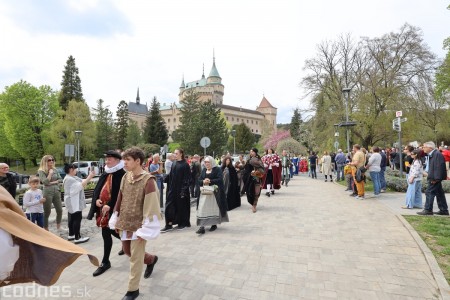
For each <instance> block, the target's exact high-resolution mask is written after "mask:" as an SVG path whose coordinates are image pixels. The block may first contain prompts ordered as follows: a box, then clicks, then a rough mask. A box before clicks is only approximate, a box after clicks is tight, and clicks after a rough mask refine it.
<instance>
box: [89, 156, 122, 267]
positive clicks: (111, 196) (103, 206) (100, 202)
mask: <svg viewBox="0 0 450 300" xmlns="http://www.w3.org/2000/svg"><path fill="white" fill-rule="evenodd" d="M104 155H105V173H103V174H102V175H101V176H100V178H99V179H98V182H97V185H96V186H95V189H94V194H93V196H92V202H91V209H90V210H89V214H88V216H87V219H88V220H92V218H93V217H94V215H96V217H98V216H101V215H105V216H106V215H107V218H108V219H109V217H110V216H111V215H112V213H113V210H114V206H115V205H116V201H117V196H118V194H119V189H120V182H121V180H122V177H123V175H124V174H125V170H124V169H123V167H124V163H123V161H122V156H121V155H120V153H119V152H117V151H114V150H109V151H107V152H106V153H105V154H104ZM96 219H97V218H96ZM106 223H107V222H106ZM100 225H101V224H100ZM112 236H115V237H116V238H118V239H119V240H120V237H119V235H118V234H117V233H116V231H115V230H111V229H110V228H109V227H107V226H106V227H102V237H103V259H102V263H101V265H100V267H99V268H98V269H97V270H95V272H94V273H93V274H92V275H93V276H98V275H101V274H103V273H104V272H105V271H106V270H108V269H109V268H111V262H110V261H109V256H110V254H111V249H112V244H113V242H112ZM119 255H123V251H122V250H121V251H120V252H119Z"/></svg>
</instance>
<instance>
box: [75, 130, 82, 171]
mask: <svg viewBox="0 0 450 300" xmlns="http://www.w3.org/2000/svg"><path fill="white" fill-rule="evenodd" d="M82 133H83V131H81V130H75V136H76V137H77V162H78V166H80V138H81V134H82Z"/></svg>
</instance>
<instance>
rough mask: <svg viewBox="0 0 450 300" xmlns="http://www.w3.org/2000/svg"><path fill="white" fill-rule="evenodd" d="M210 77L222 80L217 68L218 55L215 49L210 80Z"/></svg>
mask: <svg viewBox="0 0 450 300" xmlns="http://www.w3.org/2000/svg"><path fill="white" fill-rule="evenodd" d="M209 77H218V78H221V77H220V75H219V71H217V67H216V55H215V51H214V49H213V65H212V68H211V71H210V72H209V76H208V78H209Z"/></svg>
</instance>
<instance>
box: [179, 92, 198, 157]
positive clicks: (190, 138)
mask: <svg viewBox="0 0 450 300" xmlns="http://www.w3.org/2000/svg"><path fill="white" fill-rule="evenodd" d="M198 98H199V96H198V94H196V93H195V92H193V91H192V90H189V91H188V92H187V93H186V96H185V98H184V99H183V101H182V102H181V104H182V106H181V108H180V113H181V117H180V123H181V125H180V126H179V127H178V128H177V130H176V134H173V135H172V136H173V138H174V141H175V142H177V143H180V144H182V146H183V147H184V148H185V149H184V150H185V151H188V149H195V147H196V145H197V144H198V143H199V142H200V139H198V140H197V138H198V137H197V134H196V133H195V132H194V131H193V130H192V129H193V128H197V127H198V124H197V122H198V115H199V112H200V105H199V103H198ZM200 138H201V137H200ZM188 152H189V151H188Z"/></svg>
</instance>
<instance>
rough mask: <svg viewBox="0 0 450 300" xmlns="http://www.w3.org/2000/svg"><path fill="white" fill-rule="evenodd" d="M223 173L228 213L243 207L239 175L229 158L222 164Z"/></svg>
mask: <svg viewBox="0 0 450 300" xmlns="http://www.w3.org/2000/svg"><path fill="white" fill-rule="evenodd" d="M222 173H223V185H224V190H225V196H226V198H227V206H228V211H230V210H232V209H234V208H236V207H239V206H241V195H240V193H239V184H238V175H237V172H236V169H235V168H234V166H233V162H232V161H231V157H229V156H227V157H225V160H224V163H223V164H222Z"/></svg>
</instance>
